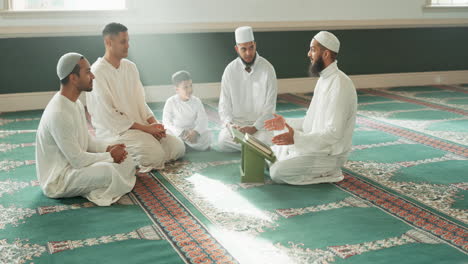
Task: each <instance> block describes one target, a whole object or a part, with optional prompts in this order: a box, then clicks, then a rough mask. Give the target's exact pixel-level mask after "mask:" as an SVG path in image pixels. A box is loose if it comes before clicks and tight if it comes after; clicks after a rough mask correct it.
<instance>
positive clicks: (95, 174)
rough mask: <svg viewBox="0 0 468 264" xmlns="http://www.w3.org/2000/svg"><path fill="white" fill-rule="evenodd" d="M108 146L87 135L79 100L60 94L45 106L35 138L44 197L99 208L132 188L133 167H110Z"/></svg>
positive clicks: (127, 162)
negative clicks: (77, 200) (78, 200)
mask: <svg viewBox="0 0 468 264" xmlns="http://www.w3.org/2000/svg"><path fill="white" fill-rule="evenodd" d="M106 148H107V145H106V144H104V143H103V142H101V141H98V140H96V139H95V138H94V137H93V136H92V135H90V134H89V132H88V128H87V123H86V117H85V111H84V107H83V105H82V104H81V102H80V100H77V101H76V102H72V101H70V100H69V99H68V98H66V97H65V96H62V95H61V94H60V93H57V94H55V96H54V97H53V98H52V100H51V101H50V102H49V104H48V105H47V107H46V109H45V110H44V113H43V115H42V118H41V121H40V123H39V128H38V130H37V135H36V171H37V177H38V179H39V182H40V185H41V187H42V190H43V192H44V194H45V195H47V196H48V197H51V198H60V197H73V196H83V197H85V198H87V199H88V200H90V201H91V202H94V203H95V204H97V205H100V206H107V205H110V204H112V203H113V202H115V201H117V200H118V199H119V198H120V197H121V196H122V195H124V194H125V193H128V192H129V191H131V190H132V188H133V186H134V185H135V180H136V178H135V164H134V163H133V161H132V160H131V159H126V160H125V161H124V162H122V163H121V164H117V163H113V159H112V157H111V155H110V153H109V152H105V151H106Z"/></svg>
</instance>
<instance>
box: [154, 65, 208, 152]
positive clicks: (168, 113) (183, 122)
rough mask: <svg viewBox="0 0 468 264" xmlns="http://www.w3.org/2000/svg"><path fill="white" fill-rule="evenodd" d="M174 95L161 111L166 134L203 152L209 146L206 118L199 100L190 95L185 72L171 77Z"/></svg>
mask: <svg viewBox="0 0 468 264" xmlns="http://www.w3.org/2000/svg"><path fill="white" fill-rule="evenodd" d="M172 83H173V84H174V86H175V89H176V94H175V95H173V96H171V97H170V98H169V99H167V101H166V104H165V105H164V110H163V123H164V125H165V126H166V128H167V129H168V134H171V135H174V136H177V137H179V138H181V139H182V140H183V141H184V142H185V144H187V145H188V146H189V147H191V148H193V149H195V150H199V151H204V150H207V149H208V148H209V147H210V145H211V138H212V134H211V131H209V130H208V118H207V116H206V112H205V108H204V107H203V104H202V102H201V100H200V99H199V98H198V97H196V96H194V95H192V93H193V88H192V77H191V76H190V73H188V72H187V71H178V72H176V73H174V74H173V75H172Z"/></svg>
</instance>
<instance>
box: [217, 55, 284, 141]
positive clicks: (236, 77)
mask: <svg viewBox="0 0 468 264" xmlns="http://www.w3.org/2000/svg"><path fill="white" fill-rule="evenodd" d="M251 69H252V70H251V71H250V73H249V72H247V71H246V70H245V65H244V64H243V63H242V60H241V59H240V58H236V59H235V60H233V61H232V62H231V63H229V64H228V66H227V67H226V69H225V70H224V73H223V77H222V80H221V95H220V98H219V117H220V119H221V121H222V122H223V124H226V123H229V122H233V123H234V124H237V125H240V126H252V125H253V126H255V127H256V128H257V130H259V131H258V132H257V133H259V132H260V133H259V134H258V135H257V134H255V136H256V137H258V138H260V139H261V140H263V141H265V143H270V144H271V142H269V141H271V136H272V135H273V134H272V133H268V132H266V131H265V130H264V122H265V120H268V119H270V118H272V117H273V114H274V113H275V110H276V97H277V94H278V85H277V80H276V73H275V69H274V68H273V66H272V65H271V64H270V63H269V62H268V61H267V60H266V59H265V58H263V57H261V56H260V55H259V54H258V53H257V57H256V59H255V63H254V64H253V65H252V66H251ZM262 130H263V131H262ZM218 141H219V143H220V145H221V148H223V147H222V145H223V144H224V145H225V146H226V148H227V149H233V148H235V149H240V147H239V146H238V144H234V143H233V142H232V140H231V138H230V134H229V132H228V130H227V129H224V130H222V131H221V132H220V135H219V140H218Z"/></svg>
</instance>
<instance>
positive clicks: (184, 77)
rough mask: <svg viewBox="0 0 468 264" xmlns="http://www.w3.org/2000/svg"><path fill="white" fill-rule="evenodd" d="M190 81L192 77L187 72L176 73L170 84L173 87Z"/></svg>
mask: <svg viewBox="0 0 468 264" xmlns="http://www.w3.org/2000/svg"><path fill="white" fill-rule="evenodd" d="M190 80H192V76H190V73H189V72H188V71H178V72H176V73H174V74H173V75H172V84H174V85H175V86H177V85H179V83H181V82H183V81H190Z"/></svg>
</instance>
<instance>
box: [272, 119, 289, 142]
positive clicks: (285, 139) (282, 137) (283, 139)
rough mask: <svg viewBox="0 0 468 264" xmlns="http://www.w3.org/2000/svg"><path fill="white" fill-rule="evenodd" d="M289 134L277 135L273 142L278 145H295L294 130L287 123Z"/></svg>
mask: <svg viewBox="0 0 468 264" xmlns="http://www.w3.org/2000/svg"><path fill="white" fill-rule="evenodd" d="M285 126H286V127H287V128H288V132H286V133H283V134H280V135H277V136H275V137H273V139H272V140H271V141H272V142H273V143H274V144H276V145H292V144H294V129H293V128H292V127H290V126H289V125H288V124H286V123H285Z"/></svg>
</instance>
